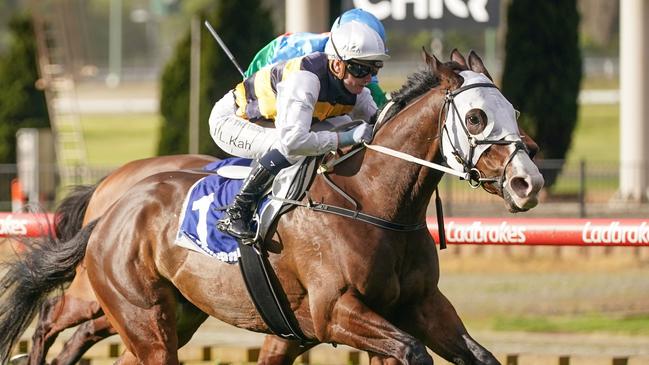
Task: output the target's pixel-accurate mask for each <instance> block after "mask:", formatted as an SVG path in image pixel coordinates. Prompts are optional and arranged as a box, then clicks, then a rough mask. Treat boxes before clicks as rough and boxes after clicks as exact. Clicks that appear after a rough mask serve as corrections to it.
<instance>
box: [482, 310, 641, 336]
mask: <svg viewBox="0 0 649 365" xmlns="http://www.w3.org/2000/svg"><path fill="white" fill-rule="evenodd" d="M491 329H493V330H496V331H523V332H563V333H595V332H599V333H615V334H627V335H649V315H637V316H621V317H618V316H606V315H602V314H589V315H577V316H570V317H554V316H543V317H497V318H494V319H493V321H492V323H491Z"/></svg>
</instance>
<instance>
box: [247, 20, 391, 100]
mask: <svg viewBox="0 0 649 365" xmlns="http://www.w3.org/2000/svg"><path fill="white" fill-rule="evenodd" d="M352 20H354V21H357V22H361V23H364V24H365V25H367V26H369V27H370V28H372V29H373V30H374V31H375V32H376V33H378V35H379V36H380V37H381V39H382V40H383V44H385V43H386V40H385V29H384V28H383V24H382V23H381V21H380V20H378V19H377V18H376V17H375V16H374V15H372V13H370V12H367V11H365V10H363V9H351V10H348V11H346V12H344V13H343V14H342V15H341V16H339V17H338V18H337V19H336V21H335V22H334V25H333V28H332V29H335V28H336V27H339V26H340V25H342V24H345V23H347V22H349V21H352ZM328 41H329V32H327V33H308V32H298V33H285V34H282V35H280V36H279V37H277V38H275V39H273V40H272V41H271V42H270V43H268V44H267V45H266V46H265V47H264V48H262V49H261V50H260V51H259V52H257V54H256V55H255V57H254V58H253V59H252V61H251V62H250V65H249V66H248V69H247V70H246V72H245V76H246V77H250V76H251V75H252V74H253V73H255V72H257V71H259V69H261V68H262V67H264V66H267V65H270V64H273V63H277V62H280V61H286V60H289V59H291V58H295V57H300V56H305V55H307V54H309V53H313V52H324V49H325V46H326V44H327V42H328ZM386 51H387V49H386ZM366 87H367V88H368V89H370V93H371V94H372V98H373V99H374V102H375V103H376V105H377V106H379V107H381V106H383V104H385V103H386V102H387V98H386V97H385V92H384V91H383V90H382V89H381V87H379V81H378V78H377V77H376V76H372V81H371V82H370V83H369V84H367V86H366Z"/></svg>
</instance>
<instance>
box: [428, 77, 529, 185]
mask: <svg viewBox="0 0 649 365" xmlns="http://www.w3.org/2000/svg"><path fill="white" fill-rule="evenodd" d="M477 87H489V88H495V89H498V87H497V86H496V85H494V84H491V83H487V82H481V83H475V84H470V85H465V86H462V87H460V88H458V89H455V90H447V91H446V95H445V96H444V103H443V104H442V110H441V111H440V113H439V120H438V125H439V127H438V130H439V131H440V137H442V138H444V137H443V136H444V131H446V138H448V141H449V142H450V143H449V144H450V145H451V147H452V148H453V152H452V154H453V156H454V157H455V159H456V161H457V162H458V163H459V164H461V165H462V167H463V170H464V171H463V172H464V173H465V174H466V175H465V177H464V178H463V177H460V178H461V179H464V180H467V182H468V183H469V185H470V186H471V187H472V188H474V189H475V188H478V187H480V186H482V187H483V188H484V183H498V186H497V188H498V189H499V190H500V191H502V189H503V184H504V183H505V173H506V171H507V166H509V164H510V163H511V162H512V160H513V159H514V156H516V154H517V153H518V152H519V151H524V152H526V153H528V154H529V151H528V149H527V146H526V145H525V143H523V141H522V140H514V141H512V140H504V139H500V140H493V139H477V138H476V137H475V136H473V135H471V133H470V132H469V130H468V128H467V127H466V125H464V122H463V120H462V116H461V115H460V111H459V110H458V108H457V105H455V97H456V96H457V95H459V94H460V93H462V92H464V91H467V90H470V89H473V88H477ZM451 109H452V111H451V113H452V117H453V119H454V120H455V118H456V117H457V118H458V119H459V123H458V124H460V125H461V126H462V130H463V131H464V134H465V135H466V137H467V139H468V141H469V153H468V156H467V158H466V159H464V158H462V156H461V154H460V152H459V151H458V149H457V147H456V146H455V144H453V141H452V140H451V137H450V132H449V131H448V128H447V123H444V120H445V119H446V118H442V117H443V116H444V117H445V116H446V115H448V112H449V110H451ZM510 144H513V145H514V151H512V152H511V153H510V154H509V157H507V162H506V163H505V166H504V167H503V172H502V175H500V176H499V177H483V176H482V172H481V171H480V170H478V169H477V168H476V167H475V165H474V164H473V156H474V154H475V150H476V148H477V147H478V146H480V145H510ZM439 148H440V151H441V152H442V156H444V153H443V150H442V149H443V143H441V141H440V146H439ZM447 164H448V163H447Z"/></svg>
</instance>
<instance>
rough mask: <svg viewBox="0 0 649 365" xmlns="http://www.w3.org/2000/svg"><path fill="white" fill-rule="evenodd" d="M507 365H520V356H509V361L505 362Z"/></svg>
mask: <svg viewBox="0 0 649 365" xmlns="http://www.w3.org/2000/svg"><path fill="white" fill-rule="evenodd" d="M505 365H518V355H517V354H512V355H507V359H506V360H505Z"/></svg>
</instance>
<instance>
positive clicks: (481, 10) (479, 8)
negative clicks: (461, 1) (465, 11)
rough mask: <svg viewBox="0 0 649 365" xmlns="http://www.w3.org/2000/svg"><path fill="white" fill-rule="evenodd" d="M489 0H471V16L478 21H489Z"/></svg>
mask: <svg viewBox="0 0 649 365" xmlns="http://www.w3.org/2000/svg"><path fill="white" fill-rule="evenodd" d="M487 1H488V0H469V4H468V5H469V13H471V17H473V19H474V20H475V21H476V22H478V23H486V22H488V21H489V13H488V12H487Z"/></svg>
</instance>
